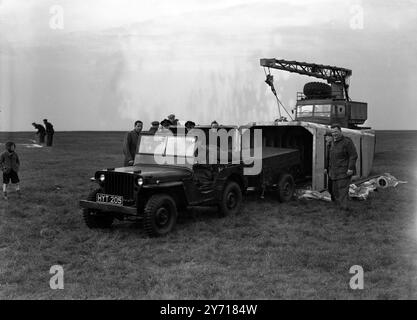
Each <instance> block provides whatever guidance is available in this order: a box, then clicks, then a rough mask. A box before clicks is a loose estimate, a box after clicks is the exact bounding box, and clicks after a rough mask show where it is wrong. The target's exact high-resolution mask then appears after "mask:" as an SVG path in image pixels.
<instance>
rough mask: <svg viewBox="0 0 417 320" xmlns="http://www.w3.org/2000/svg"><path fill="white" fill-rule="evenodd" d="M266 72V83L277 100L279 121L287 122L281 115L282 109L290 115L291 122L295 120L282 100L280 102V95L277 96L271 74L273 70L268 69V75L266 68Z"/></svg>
mask: <svg viewBox="0 0 417 320" xmlns="http://www.w3.org/2000/svg"><path fill="white" fill-rule="evenodd" d="M264 72H265V76H266V80H265V83H266V84H267V85H268V86H270V87H271V91H272V93H273V94H274V96H275V98H276V100H277V105H278V114H279V119H278V121H286V118H285V117H283V116H282V115H281V107H282V108H283V109H284V110H285V112H286V113H287V114H288V116H289V117H290V119H291V120H294V119H293V118H292V117H291V115H290V114H289V112H288V111H287V109H286V108H285V107H284V105H283V104H282V102H281V100H279V98H278V95H277V91H276V90H275V87H274V76H273V75H272V74H271V70H270V69H269V68H268V73H266V70H265V67H264Z"/></svg>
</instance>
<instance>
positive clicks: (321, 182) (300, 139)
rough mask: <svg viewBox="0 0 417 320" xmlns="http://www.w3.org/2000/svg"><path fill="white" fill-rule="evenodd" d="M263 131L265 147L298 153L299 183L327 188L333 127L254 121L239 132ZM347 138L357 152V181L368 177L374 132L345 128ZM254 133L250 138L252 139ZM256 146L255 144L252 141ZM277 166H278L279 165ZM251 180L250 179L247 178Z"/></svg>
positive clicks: (316, 188) (343, 129) (320, 189)
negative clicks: (327, 163)
mask: <svg viewBox="0 0 417 320" xmlns="http://www.w3.org/2000/svg"><path fill="white" fill-rule="evenodd" d="M255 129H261V130H262V148H263V149H266V150H270V148H284V149H287V150H290V149H291V150H298V152H299V157H300V165H299V171H298V172H297V174H296V175H295V177H296V178H298V179H299V180H302V179H304V180H305V181H307V182H308V183H311V188H312V189H313V190H317V191H322V190H323V189H327V177H326V175H325V173H324V166H325V157H326V146H327V143H326V142H327V140H328V139H331V136H330V126H329V125H324V124H319V123H313V122H303V121H288V122H278V121H274V122H253V123H251V124H248V125H245V126H241V127H240V130H241V132H243V131H244V130H250V131H254V130H255ZM342 132H343V134H344V135H345V136H347V137H349V138H351V139H352V141H353V143H354V144H355V147H356V150H357V152H358V160H357V162H356V172H357V175H356V176H355V177H353V180H355V179H361V178H366V177H367V176H369V174H370V172H371V170H372V164H373V159H374V153H375V132H374V130H371V129H362V130H358V129H348V128H342ZM253 136H254V135H253V132H251V134H250V137H251V139H252V138H253ZM251 145H253V141H251ZM276 165H277V166H278V164H276ZM248 178H249V179H251V178H250V177H248Z"/></svg>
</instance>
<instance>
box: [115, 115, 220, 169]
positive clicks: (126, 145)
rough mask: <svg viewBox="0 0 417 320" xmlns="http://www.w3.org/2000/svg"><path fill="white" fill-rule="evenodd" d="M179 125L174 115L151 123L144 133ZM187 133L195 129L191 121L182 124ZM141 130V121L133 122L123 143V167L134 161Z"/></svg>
mask: <svg viewBox="0 0 417 320" xmlns="http://www.w3.org/2000/svg"><path fill="white" fill-rule="evenodd" d="M178 125H179V120H178V119H177V118H176V117H175V114H170V115H169V116H168V117H167V118H166V119H164V120H162V121H161V122H159V121H152V123H151V127H150V128H149V130H148V131H145V132H146V133H151V134H154V133H156V132H157V131H163V130H169V129H170V128H172V127H176V126H178ZM184 127H185V129H186V130H187V131H189V130H191V129H193V128H195V123H194V122H193V121H187V122H185V124H184ZM211 128H215V129H217V128H219V124H218V123H217V121H215V120H214V121H213V122H212V123H211ZM142 130H143V122H142V121H141V120H137V121H135V124H134V128H133V130H132V131H130V132H128V133H127V134H126V136H125V139H124V142H123V154H124V166H131V165H133V162H134V160H135V155H136V151H137V150H136V149H137V146H138V143H139V141H140V135H141V133H142Z"/></svg>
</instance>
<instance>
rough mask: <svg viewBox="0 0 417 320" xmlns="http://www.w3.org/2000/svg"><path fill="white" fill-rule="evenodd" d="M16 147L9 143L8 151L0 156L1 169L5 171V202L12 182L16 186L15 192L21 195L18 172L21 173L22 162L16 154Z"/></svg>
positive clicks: (7, 145)
mask: <svg viewBox="0 0 417 320" xmlns="http://www.w3.org/2000/svg"><path fill="white" fill-rule="evenodd" d="M15 149H16V145H15V144H14V142H11V141H9V142H7V143H6V151H5V152H3V153H2V154H1V156H0V169H1V170H2V171H3V197H4V200H7V199H8V198H7V185H8V184H9V182H10V181H11V182H12V184H14V185H15V190H16V192H17V194H18V195H19V198H20V196H21V194H20V187H19V176H18V175H17V172H18V171H19V167H20V161H19V157H18V155H17V153H16V152H15Z"/></svg>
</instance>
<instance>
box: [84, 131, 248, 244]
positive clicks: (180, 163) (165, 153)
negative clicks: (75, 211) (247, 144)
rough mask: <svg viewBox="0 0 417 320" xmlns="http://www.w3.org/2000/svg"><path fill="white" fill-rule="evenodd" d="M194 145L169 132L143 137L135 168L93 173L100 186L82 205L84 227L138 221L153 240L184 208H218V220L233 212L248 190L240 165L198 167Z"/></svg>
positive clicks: (192, 139) (193, 140) (190, 139)
mask: <svg viewBox="0 0 417 320" xmlns="http://www.w3.org/2000/svg"><path fill="white" fill-rule="evenodd" d="M197 142H198V138H197V137H188V136H185V135H180V134H172V132H171V131H170V132H168V130H167V131H162V132H157V133H156V134H146V133H144V134H142V136H141V139H140V142H139V144H138V148H137V154H136V156H135V160H134V164H133V166H130V167H120V168H107V169H103V170H99V171H97V172H96V173H95V176H94V178H92V180H94V182H95V183H97V184H98V187H97V188H96V189H95V190H93V191H92V192H91V193H90V194H89V195H88V197H87V199H86V200H81V201H80V206H81V208H82V214H83V217H84V221H85V223H86V225H87V226H88V227H89V228H108V227H110V226H111V225H112V223H113V221H114V220H115V219H118V220H132V221H135V220H141V221H142V222H143V227H144V230H145V232H146V233H147V234H148V235H149V236H151V237H155V236H163V235H165V234H167V233H169V232H170V231H171V230H172V229H173V228H174V226H175V224H176V221H177V216H178V212H181V211H182V210H184V209H186V208H187V207H192V206H217V207H218V212H219V213H220V215H221V216H226V215H230V214H235V213H237V212H238V211H239V210H240V208H241V204H242V197H243V196H242V194H243V193H244V191H245V190H246V186H247V184H246V180H245V178H244V176H243V166H242V164H240V163H239V164H233V163H232V161H230V162H228V163H223V162H222V163H220V161H219V162H215V163H211V164H209V163H207V162H206V163H202V162H199V160H198V159H199V158H197V156H198V150H199V149H198V148H197ZM216 147H217V148H219V146H216ZM218 151H220V152H229V151H230V150H219V149H218Z"/></svg>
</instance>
